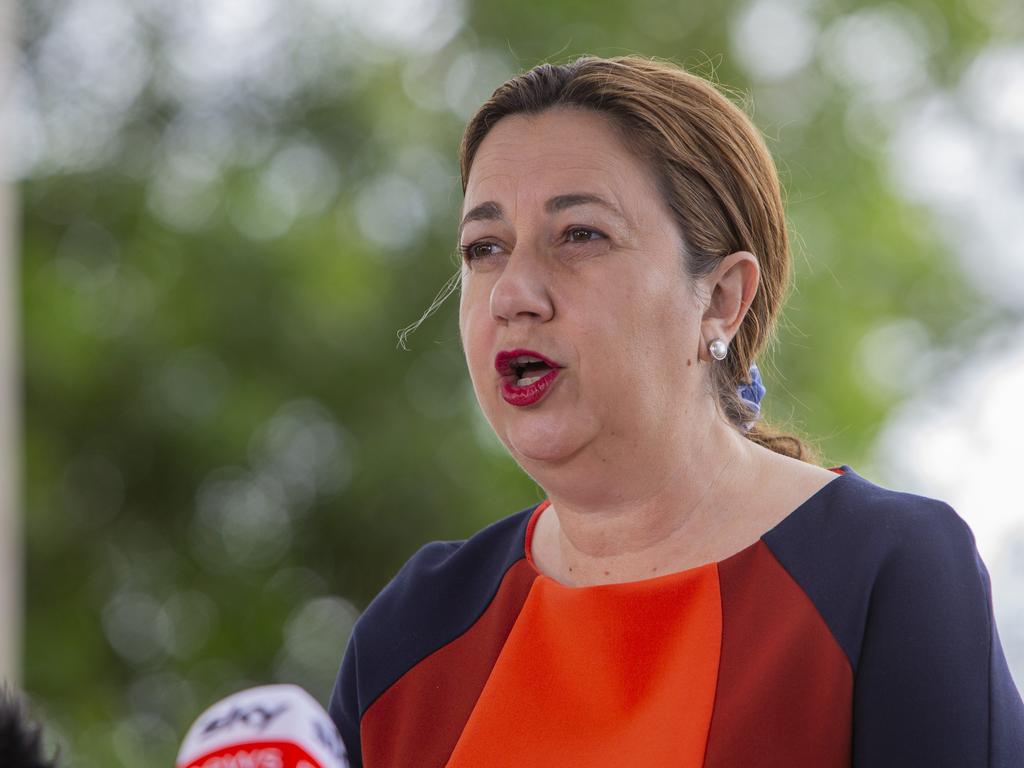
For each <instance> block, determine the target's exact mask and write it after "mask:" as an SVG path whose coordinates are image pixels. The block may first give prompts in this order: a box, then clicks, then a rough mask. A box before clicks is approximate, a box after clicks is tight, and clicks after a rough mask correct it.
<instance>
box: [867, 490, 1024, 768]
mask: <svg viewBox="0 0 1024 768" xmlns="http://www.w3.org/2000/svg"><path fill="white" fill-rule="evenodd" d="M904 498H906V497H904ZM885 539H886V540H887V542H888V543H889V546H887V547H886V552H885V554H884V556H883V557H882V559H881V561H880V562H879V564H878V571H877V574H876V577H875V580H874V583H873V585H872V587H871V591H870V596H869V599H868V604H867V615H866V623H865V626H864V634H863V638H862V641H861V646H860V654H859V658H858V659H857V663H856V665H855V678H854V713H853V715H854V720H853V759H854V761H853V762H854V766H855V768H868V766H870V768H881V767H883V766H900V768H918V767H920V768H926V767H927V768H942V767H943V766H948V767H949V768H973V767H974V766H979V767H984V768H1020V767H1021V766H1024V706H1022V704H1021V698H1020V694H1019V693H1018V692H1017V688H1016V686H1015V685H1014V682H1013V680H1012V679H1011V677H1010V672H1009V669H1008V667H1007V664H1006V659H1005V657H1004V655H1003V650H1002V647H1001V645H1000V643H999V636H998V633H997V632H996V629H995V622H994V620H993V614H992V599H991V589H990V584H989V579H988V573H987V571H986V569H985V566H984V564H983V563H982V561H981V558H980V557H979V555H978V552H977V549H976V548H975V544H974V537H973V535H972V534H971V532H970V529H969V528H968V527H967V525H966V523H964V521H963V520H961V519H960V517H959V516H957V514H956V513H955V512H954V511H953V510H952V509H951V508H950V507H949V506H948V505H946V504H943V503H942V502H938V501H934V500H930V499H923V498H920V497H918V498H917V499H915V500H914V502H913V503H912V504H909V505H907V508H906V509H905V511H904V512H903V513H902V514H901V515H900V518H899V520H898V522H894V523H893V524H892V525H891V526H889V530H887V531H885Z"/></svg>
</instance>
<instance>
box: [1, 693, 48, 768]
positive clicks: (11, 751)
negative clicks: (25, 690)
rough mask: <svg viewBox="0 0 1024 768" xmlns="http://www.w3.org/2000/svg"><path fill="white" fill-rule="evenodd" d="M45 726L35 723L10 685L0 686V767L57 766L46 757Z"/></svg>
mask: <svg viewBox="0 0 1024 768" xmlns="http://www.w3.org/2000/svg"><path fill="white" fill-rule="evenodd" d="M42 733H43V731H42V728H40V727H39V726H38V725H36V724H35V723H33V722H31V721H30V720H29V718H28V716H27V714H26V712H25V708H24V706H22V703H21V701H20V700H19V699H18V697H17V696H15V694H14V692H13V691H11V690H9V689H8V688H7V687H6V686H4V687H2V688H0V766H3V768H55V764H54V763H53V762H51V761H49V760H46V759H44V758H43V746H42Z"/></svg>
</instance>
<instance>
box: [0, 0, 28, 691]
mask: <svg viewBox="0 0 1024 768" xmlns="http://www.w3.org/2000/svg"><path fill="white" fill-rule="evenodd" d="M14 2H15V0H0V100H6V98H7V96H8V94H9V93H10V88H11V86H12V81H13V77H12V74H13V73H12V69H13V67H14V40H15V35H14V23H15V17H14ZM9 122H10V121H9V120H4V121H2V122H0V152H12V151H16V150H15V149H14V147H13V146H12V143H13V140H14V137H12V136H11V135H9V133H8V131H7V126H6V125H5V123H7V124H9ZM16 210H17V192H16V190H15V187H14V184H13V183H11V182H10V181H8V180H5V179H3V178H2V177H0V681H2V680H7V681H9V682H10V683H11V684H13V685H15V686H20V684H21V646H22V634H21V633H22V623H23V611H24V606H23V602H22V587H23V583H24V577H23V573H22V568H23V545H22V527H21V460H20V448H21V368H20V365H19V363H18V352H19V344H18V336H19V332H20V331H19V329H20V324H19V322H18V319H19V301H18V294H19V291H18V287H17V286H18V279H17V276H18V268H17V253H18V247H17V241H18V233H17V215H16V213H15V211H16Z"/></svg>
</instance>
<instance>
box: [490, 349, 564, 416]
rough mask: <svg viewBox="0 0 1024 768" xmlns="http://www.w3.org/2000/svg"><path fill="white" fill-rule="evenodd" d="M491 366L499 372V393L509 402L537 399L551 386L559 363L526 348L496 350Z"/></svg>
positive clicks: (534, 400)
mask: <svg viewBox="0 0 1024 768" xmlns="http://www.w3.org/2000/svg"><path fill="white" fill-rule="evenodd" d="M494 368H495V370H497V371H498V373H499V374H500V375H501V396H502V397H503V398H504V399H505V402H507V403H509V404H510V405H516V406H525V405H533V404H534V403H536V402H539V401H540V400H541V399H542V398H543V397H544V395H545V394H546V393H547V392H548V391H549V390H550V389H551V386H552V384H553V382H554V380H555V378H556V377H557V376H558V374H559V371H560V369H561V368H562V366H561V365H559V364H558V363H556V362H554V361H552V360H549V359H548V358H546V357H544V356H543V355H541V354H539V353H537V352H534V351H532V350H529V349H512V350H506V351H504V352H499V353H498V356H497V357H496V358H495V359H494Z"/></svg>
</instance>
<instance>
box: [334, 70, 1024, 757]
mask: <svg viewBox="0 0 1024 768" xmlns="http://www.w3.org/2000/svg"><path fill="white" fill-rule="evenodd" d="M461 166H462V180H463V190H464V193H465V201H464V205H463V212H464V215H463V217H462V222H461V225H460V228H459V243H460V249H461V251H462V253H463V256H464V263H463V268H462V274H461V281H462V282H461V305H460V314H459V326H460V331H461V338H462V343H463V348H464V350H465V354H466V360H467V364H468V368H469V372H470V376H471V378H472V381H473V387H474V390H475V392H476V395H477V398H478V400H479V403H480V407H481V409H482V410H483V412H484V414H485V415H486V417H487V419H488V421H489V422H490V424H491V426H492V427H493V428H494V431H495V432H496V433H497V435H498V437H499V438H500V439H501V441H502V442H503V443H504V445H505V446H506V447H507V449H508V451H509V452H510V453H511V454H512V456H513V457H514V458H515V460H516V461H517V462H518V463H519V465H520V466H521V467H522V468H523V469H524V470H525V471H526V472H527V473H529V475H530V476H531V477H533V478H534V479H535V480H536V481H537V483H539V484H540V486H541V487H542V488H543V489H544V491H545V493H546V496H547V498H546V499H545V501H544V502H543V503H542V504H540V505H538V506H536V507H531V508H529V509H526V510H523V511H522V512H519V513H517V514H514V515H512V516H510V517H508V518H505V519H503V520H501V521H499V522H497V523H495V524H493V525H491V526H489V527H488V528H485V529H484V530H482V531H480V532H479V533H477V534H476V535H475V536H473V537H472V538H470V539H469V540H467V541H465V542H435V543H433V544H429V545H427V546H426V547H424V548H423V549H421V550H420V551H419V552H418V553H417V554H416V555H415V556H414V557H413V558H412V559H411V560H410V561H409V562H408V563H407V564H406V565H405V566H404V568H403V569H402V571H401V572H400V573H399V574H398V575H397V576H396V577H395V579H394V580H393V581H392V582H391V583H390V584H389V585H388V586H387V587H386V588H385V589H384V590H383V591H382V592H381V594H380V595H379V596H378V597H377V598H376V599H375V600H374V601H373V602H372V603H371V605H370V606H369V607H368V608H367V610H366V612H365V613H364V614H363V616H362V617H361V618H360V620H359V622H358V623H357V624H356V627H355V630H354V632H353V635H352V638H351V640H350V642H349V646H348V649H347V651H346V653H345V657H344V660H343V662H342V667H341V671H340V674H339V678H338V682H337V685H336V687H335V691H334V694H333V695H332V699H331V714H332V716H333V718H334V719H335V721H336V722H337V724H338V726H339V728H340V730H341V733H342V736H343V738H344V739H345V742H346V744H348V746H349V751H350V752H351V753H352V757H353V762H354V764H356V765H360V764H362V765H365V766H367V768H383V767H384V766H450V768H462V767H463V766H531V768H533V767H535V766H643V767H645V768H646V767H660V766H730V767H735V766H753V765H756V766H788V767H789V768H792V767H793V766H815V768H823V767H826V766H849V765H856V766H888V765H893V766H897V765H898V766H929V768H934V767H935V766H957V768H964V767H965V766H1010V765H1015V766H1019V765H1024V708H1022V705H1021V700H1020V696H1019V694H1018V693H1017V690H1016V688H1015V687H1014V684H1013V682H1012V680H1011V678H1010V675H1009V672H1008V670H1007V666H1006V662H1005V660H1004V657H1003V653H1002V649H1001V647H1000V644H999V640H998V636H997V634H996V631H995V626H994V624H993V621H992V611H991V605H990V597H989V595H990V590H989V584H988V577H987V574H986V571H985V568H984V566H983V565H982V563H981V561H980V560H979V558H978V555H977V552H976V550H975V548H974V543H973V538H972V536H971V533H970V531H969V530H968V528H967V526H966V525H965V524H964V523H963V521H962V520H961V519H960V518H959V517H957V515H956V514H955V513H954V512H953V511H952V510H951V509H950V508H949V507H948V506H947V505H945V504H943V503H941V502H938V501H934V500H931V499H926V498H922V497H918V496H912V495H909V494H903V493H897V492H894V491H889V490H885V489H883V488H880V487H878V486H876V485H874V484H872V483H870V482H869V481H867V480H865V479H864V478H862V477H860V476H859V475H857V474H856V473H855V472H854V471H853V470H852V469H851V468H849V467H846V466H844V467H842V468H835V469H832V470H827V469H823V468H821V467H819V466H816V465H815V464H814V463H813V461H811V460H810V457H809V455H808V452H807V449H806V448H805V447H804V446H803V445H802V444H801V442H800V440H799V439H797V438H795V437H791V436H787V435H783V434H779V433H777V432H774V431H772V430H771V429H769V428H768V427H767V426H765V425H764V424H763V423H761V422H759V421H758V420H757V417H758V410H759V405H758V402H759V400H760V397H761V395H763V393H764V390H763V387H762V386H761V384H760V380H759V378H758V375H757V369H756V366H754V359H755V357H756V355H757V354H758V353H759V352H760V351H761V350H762V349H763V348H764V346H765V343H766V342H767V340H768V338H769V334H770V333H771V330H772V326H773V323H774V320H775V317H776V315H777V313H778V311H779V308H780V304H781V300H782V297H783V294H784V291H785V288H786V284H787V279H788V275H789V251H788V244H787V235H786V228H785V221H784V214H783V208H782V203H781V197H780V191H779V186H778V181H777V176H776V172H775V169H774V166H773V164H772V161H771V158H770V156H769V154H768V152H767V151H766V149H765V147H764V144H763V142H762V140H761V139H760V136H759V135H758V133H757V132H756V130H755V129H754V128H753V127H752V125H751V124H750V122H749V121H748V120H747V118H746V117H745V116H744V115H743V114H742V112H740V111H739V110H738V109H737V108H736V107H734V106H733V105H732V104H731V103H730V102H729V101H727V100H726V99H725V98H723V97H722V96H721V95H720V94H719V93H718V92H717V91H716V90H715V89H714V88H713V87H712V86H711V85H709V84H708V83H707V82H705V81H704V80H701V79H700V78H697V77H695V76H693V75H690V74H687V73H685V72H683V71H681V70H679V69H678V68H676V67H673V66H671V65H667V64H662V63H658V62H654V61H649V60H645V59H641V58H636V57H625V58H617V59H608V60H606V59H598V58H592V57H586V58H582V59H579V60H577V61H575V62H573V63H571V64H568V65H564V66H551V65H542V66H539V67H537V68H535V69H533V70H532V71H530V72H527V73H526V74H524V75H521V76H519V77H516V78H513V79H512V80H510V81H509V82H507V83H505V84H504V85H502V86H501V87H500V88H499V89H498V90H497V91H495V93H494V95H493V96H492V97H491V99H490V100H489V101H488V102H487V103H485V104H484V105H483V106H482V107H481V109H480V111H479V112H478V113H477V114H476V116H475V117H474V118H473V119H472V120H471V121H470V123H469V126H468V127H467V129H466V133H465V136H464V138H463V143H462V147H461Z"/></svg>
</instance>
